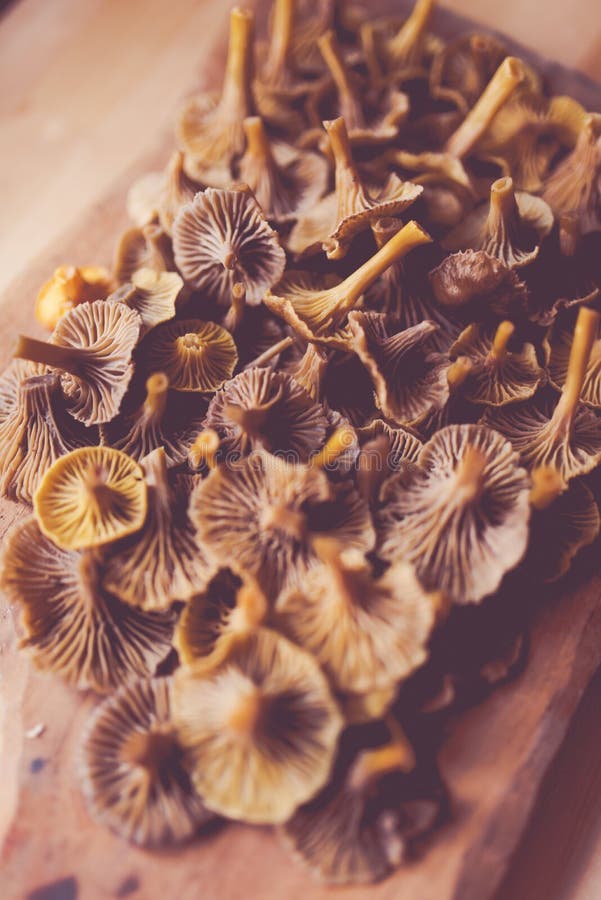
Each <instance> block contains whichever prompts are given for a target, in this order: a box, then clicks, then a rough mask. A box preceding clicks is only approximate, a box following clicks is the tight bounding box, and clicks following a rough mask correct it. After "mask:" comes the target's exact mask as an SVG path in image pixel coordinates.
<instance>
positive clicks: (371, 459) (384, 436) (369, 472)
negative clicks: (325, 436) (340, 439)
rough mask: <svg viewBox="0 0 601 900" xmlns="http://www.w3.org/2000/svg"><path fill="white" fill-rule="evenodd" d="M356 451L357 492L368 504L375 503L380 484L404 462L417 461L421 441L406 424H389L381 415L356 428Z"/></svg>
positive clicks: (373, 504) (421, 444)
mask: <svg viewBox="0 0 601 900" xmlns="http://www.w3.org/2000/svg"><path fill="white" fill-rule="evenodd" d="M357 438H358V441H359V447H360V450H359V455H358V458H357V464H356V474H355V480H356V483H357V489H358V491H359V493H360V495H361V496H362V497H363V498H364V499H365V500H367V501H368V503H369V504H370V505H371V506H377V505H378V497H379V493H380V487H381V486H382V484H383V483H384V481H385V480H386V478H387V477H388V476H389V475H390V474H391V472H396V471H398V470H399V469H400V468H401V467H402V466H403V465H404V463H407V462H409V463H416V462H417V460H418V458H419V455H420V453H421V450H422V447H423V443H422V441H421V440H420V439H419V438H418V437H417V436H416V435H415V434H413V432H412V431H410V430H409V429H407V428H392V427H391V426H390V425H389V424H388V423H387V422H384V421H383V420H382V419H372V421H371V422H369V423H368V424H367V425H364V426H363V428H358V429H357Z"/></svg>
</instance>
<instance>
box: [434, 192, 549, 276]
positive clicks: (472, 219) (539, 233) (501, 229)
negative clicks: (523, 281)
mask: <svg viewBox="0 0 601 900" xmlns="http://www.w3.org/2000/svg"><path fill="white" fill-rule="evenodd" d="M552 227H553V213H552V211H551V209H550V207H549V206H548V205H547V204H546V203H545V201H544V200H541V199H540V197H534V196H532V195H531V194H526V193H524V192H523V191H518V192H517V193H516V192H515V191H514V189H513V181H512V179H511V178H499V179H497V181H495V182H494V183H493V184H492V186H491V189H490V202H489V203H488V204H482V205H481V206H478V207H477V208H476V209H475V210H474V211H473V212H471V213H470V214H469V215H468V216H467V217H466V219H465V220H464V221H463V222H462V223H461V224H459V225H458V226H457V227H456V228H454V229H453V230H452V231H451V232H450V233H449V234H448V235H447V236H446V237H445V239H444V241H443V246H444V247H445V248H446V249H447V250H451V251H453V250H466V249H472V250H485V251H486V252H487V253H489V254H490V255H491V256H494V257H496V258H497V259H500V260H501V262H503V263H504V264H505V265H506V266H508V267H509V268H520V267H521V266H526V265H528V263H530V262H532V260H533V259H535V257H536V256H537V255H538V251H539V249H540V244H541V242H542V241H543V240H544V238H545V237H546V236H547V235H548V234H549V232H550V231H551V229H552Z"/></svg>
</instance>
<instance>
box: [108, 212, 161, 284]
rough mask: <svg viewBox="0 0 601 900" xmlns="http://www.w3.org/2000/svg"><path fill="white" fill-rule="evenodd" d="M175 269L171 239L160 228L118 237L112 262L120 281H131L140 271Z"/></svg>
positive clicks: (138, 229)
mask: <svg viewBox="0 0 601 900" xmlns="http://www.w3.org/2000/svg"><path fill="white" fill-rule="evenodd" d="M174 268H175V266H174V264H173V251H172V247H171V238H170V237H169V235H168V234H166V233H165V232H164V231H163V229H162V228H161V227H160V226H159V225H154V224H150V225H144V226H143V227H142V228H128V230H127V231H125V232H124V233H123V234H122V235H121V237H120V238H119V241H118V243H117V247H116V249H115V260H114V262H113V271H114V273H115V278H116V279H117V281H119V282H121V283H123V282H128V281H131V279H132V276H133V274H134V272H137V271H138V269H153V270H154V271H155V272H172V271H173V269H174Z"/></svg>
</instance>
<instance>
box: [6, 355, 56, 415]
mask: <svg viewBox="0 0 601 900" xmlns="http://www.w3.org/2000/svg"><path fill="white" fill-rule="evenodd" d="M47 372H48V369H47V368H46V366H42V365H40V364H39V363H32V362H29V360H27V359H13V360H11V362H10V363H9V364H8V365H7V367H6V368H5V369H4V371H3V372H2V374H0V423H2V422H4V421H5V420H6V419H7V418H8V417H9V416H11V415H12V414H13V413H14V412H15V410H16V408H17V406H18V404H19V387H20V386H21V384H22V383H23V382H24V381H25V379H26V378H31V377H32V376H34V375H46V374H47Z"/></svg>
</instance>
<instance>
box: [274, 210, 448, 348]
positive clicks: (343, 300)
mask: <svg viewBox="0 0 601 900" xmlns="http://www.w3.org/2000/svg"><path fill="white" fill-rule="evenodd" d="M430 241H431V238H430V236H429V235H428V234H426V232H425V231H424V230H423V229H422V228H421V227H420V226H419V225H418V224H417V222H413V221H412V222H408V223H407V224H406V225H405V226H404V227H403V228H402V229H401V230H400V231H399V232H397V233H396V234H394V235H393V236H392V237H391V238H390V240H389V241H387V243H386V244H384V246H383V247H381V248H380V249H379V250H378V251H377V252H376V253H375V254H374V255H373V256H372V257H371V259H368V260H367V261H366V262H365V263H363V265H362V266H360V267H359V268H358V269H356V270H355V271H354V272H353V273H352V274H351V275H349V276H347V278H345V279H344V281H341V282H340V283H339V284H336V285H334V286H333V287H322V288H321V289H319V287H318V286H317V285H318V281H317V279H316V278H315V277H312V276H310V275H307V274H305V273H295V272H288V273H287V274H286V275H285V276H284V278H283V279H282V281H280V283H279V284H278V285H277V286H276V288H274V289H273V290H270V291H268V292H267V294H266V295H265V298H264V302H265V305H266V306H267V307H268V308H269V309H270V310H272V312H274V313H276V315H278V316H281V317H282V318H283V319H284V320H285V321H286V322H288V324H289V325H291V326H292V327H293V328H294V329H295V331H297V332H298V333H299V334H300V335H301V336H302V337H303V338H304V339H305V340H307V341H315V342H317V343H322V344H332V345H334V346H342V347H343V348H344V347H346V345H347V336H346V335H344V334H343V333H341V328H342V327H343V326H344V320H345V319H346V315H347V313H348V312H349V310H351V309H352V308H353V307H354V306H355V304H356V303H357V301H358V300H359V298H360V297H361V295H362V294H363V292H364V291H365V290H366V289H367V288H368V287H369V286H370V285H371V284H373V282H374V281H375V280H376V278H378V276H379V275H381V274H382V272H384V271H386V269H387V268H388V267H389V266H390V265H392V264H393V263H394V262H395V261H396V260H398V259H400V258H401V257H403V256H405V255H406V254H407V253H409V252H410V251H411V250H413V249H414V248H415V247H418V246H419V245H420V244H428V243H430Z"/></svg>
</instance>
